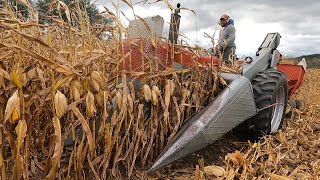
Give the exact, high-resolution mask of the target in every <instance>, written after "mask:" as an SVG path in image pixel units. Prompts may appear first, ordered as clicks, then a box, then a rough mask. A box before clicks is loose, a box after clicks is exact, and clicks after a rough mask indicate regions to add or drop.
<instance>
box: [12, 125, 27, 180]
mask: <svg viewBox="0 0 320 180" xmlns="http://www.w3.org/2000/svg"><path fill="white" fill-rule="evenodd" d="M15 130H16V134H17V154H16V155H15V164H14V171H13V177H14V178H18V179H19V177H21V175H22V174H21V168H22V164H23V162H22V161H23V159H22V157H21V154H20V149H21V147H22V145H23V142H24V139H25V137H26V136H27V122H26V121H25V120H21V121H19V123H18V125H17V126H16V129H15Z"/></svg>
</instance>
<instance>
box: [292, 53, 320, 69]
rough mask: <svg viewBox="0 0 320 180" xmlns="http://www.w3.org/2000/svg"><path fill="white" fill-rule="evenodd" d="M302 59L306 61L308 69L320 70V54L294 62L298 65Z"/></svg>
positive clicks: (305, 56)
mask: <svg viewBox="0 0 320 180" xmlns="http://www.w3.org/2000/svg"><path fill="white" fill-rule="evenodd" d="M302 58H305V59H306V62H307V68H320V54H310V55H303V56H300V57H296V58H294V59H293V60H294V62H295V63H298V62H300V61H301V59H302Z"/></svg>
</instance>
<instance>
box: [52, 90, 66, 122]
mask: <svg viewBox="0 0 320 180" xmlns="http://www.w3.org/2000/svg"><path fill="white" fill-rule="evenodd" d="M54 107H55V111H56V115H57V116H58V119H59V118H61V117H62V116H63V115H64V114H65V113H66V111H67V107H68V102H67V98H66V96H65V95H64V94H62V93H61V92H60V91H59V90H57V92H56V94H55V96H54Z"/></svg>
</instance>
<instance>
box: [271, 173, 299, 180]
mask: <svg viewBox="0 0 320 180" xmlns="http://www.w3.org/2000/svg"><path fill="white" fill-rule="evenodd" d="M267 175H268V176H269V177H270V178H271V180H293V179H291V178H288V177H285V176H280V175H277V174H273V173H268V174H267Z"/></svg>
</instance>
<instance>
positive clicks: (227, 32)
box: [215, 14, 236, 64]
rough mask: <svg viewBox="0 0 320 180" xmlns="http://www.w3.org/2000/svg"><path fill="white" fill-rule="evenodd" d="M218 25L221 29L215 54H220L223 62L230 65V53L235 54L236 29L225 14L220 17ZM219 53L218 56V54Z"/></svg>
mask: <svg viewBox="0 0 320 180" xmlns="http://www.w3.org/2000/svg"><path fill="white" fill-rule="evenodd" d="M219 24H220V25H221V27H222V29H221V30H220V34H219V40H218V44H217V46H216V48H215V49H216V52H220V53H221V55H222V56H223V61H224V62H225V63H227V64H230V63H231V62H230V59H229V56H230V54H231V53H235V50H236V44H235V43H234V41H235V39H236V29H235V27H234V21H233V20H232V19H231V18H230V17H229V16H228V15H226V14H224V15H222V16H221V18H220V22H219ZM220 53H219V54H220Z"/></svg>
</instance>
